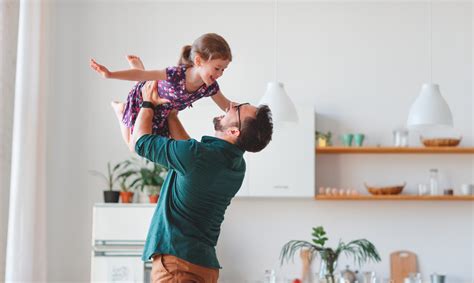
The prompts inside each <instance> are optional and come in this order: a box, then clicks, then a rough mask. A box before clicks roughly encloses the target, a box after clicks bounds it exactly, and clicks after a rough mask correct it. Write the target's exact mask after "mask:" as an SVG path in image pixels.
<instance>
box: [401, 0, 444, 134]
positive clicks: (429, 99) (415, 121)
mask: <svg viewBox="0 0 474 283" xmlns="http://www.w3.org/2000/svg"><path fill="white" fill-rule="evenodd" d="M432 10H433V3H432V1H430V17H429V18H430V25H429V26H430V83H425V84H423V86H422V87H421V91H420V94H419V95H418V97H417V98H416V100H415V102H414V103H413V104H412V106H411V108H410V112H409V114H408V120H407V127H408V128H409V129H414V130H417V129H420V130H421V129H429V128H433V127H438V126H448V127H453V115H452V113H451V110H450V109H449V106H448V103H446V100H444V98H443V96H442V95H441V92H440V90H439V85H438V84H434V83H432V77H433V75H432V73H433V66H432V65H433V63H432V62H433V59H432V53H433V52H432V50H431V49H432V47H431V46H432V39H431V37H432V34H433V32H432V25H433V24H432V18H433V16H432Z"/></svg>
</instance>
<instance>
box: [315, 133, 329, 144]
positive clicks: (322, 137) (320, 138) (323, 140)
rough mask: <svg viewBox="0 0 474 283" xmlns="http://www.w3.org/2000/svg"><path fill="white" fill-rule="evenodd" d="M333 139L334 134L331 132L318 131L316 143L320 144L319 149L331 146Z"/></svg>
mask: <svg viewBox="0 0 474 283" xmlns="http://www.w3.org/2000/svg"><path fill="white" fill-rule="evenodd" d="M331 137H332V133H331V132H330V131H329V132H327V133H323V132H320V131H316V141H317V142H318V146H319V147H325V146H331V145H332V141H331Z"/></svg>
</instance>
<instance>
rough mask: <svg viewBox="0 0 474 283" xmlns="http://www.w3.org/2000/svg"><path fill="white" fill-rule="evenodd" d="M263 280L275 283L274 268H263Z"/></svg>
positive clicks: (267, 282) (265, 282)
mask: <svg viewBox="0 0 474 283" xmlns="http://www.w3.org/2000/svg"><path fill="white" fill-rule="evenodd" d="M263 282H264V283H275V282H276V276H275V270H273V269H267V270H265V277H264V279H263Z"/></svg>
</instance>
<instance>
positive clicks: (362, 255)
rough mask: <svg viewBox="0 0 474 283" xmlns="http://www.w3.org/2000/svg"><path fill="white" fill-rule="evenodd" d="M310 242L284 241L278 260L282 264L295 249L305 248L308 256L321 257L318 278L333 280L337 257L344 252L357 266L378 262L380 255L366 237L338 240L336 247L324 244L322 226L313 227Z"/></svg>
mask: <svg viewBox="0 0 474 283" xmlns="http://www.w3.org/2000/svg"><path fill="white" fill-rule="evenodd" d="M312 236H313V239H312V243H310V242H307V241H300V240H292V241H289V242H288V243H286V244H285V245H284V246H283V248H282V249H281V253H280V260H281V264H282V265H283V263H284V261H285V260H286V261H288V260H290V259H292V258H293V257H294V255H295V253H296V251H298V250H300V249H307V250H308V251H309V254H310V258H314V257H315V256H318V255H319V256H320V257H321V263H322V264H321V270H320V274H319V276H320V279H323V278H324V279H326V280H327V282H335V281H334V271H335V269H336V265H337V259H338V258H339V256H340V255H341V253H344V254H345V255H346V256H352V257H353V258H354V261H355V262H357V263H358V265H359V266H361V264H363V263H365V262H369V261H374V262H379V261H380V260H381V259H380V255H379V253H378V251H377V249H376V248H375V246H374V245H373V244H372V243H371V242H369V241H368V240H366V239H358V240H354V241H351V242H349V243H347V244H346V243H344V242H342V241H341V240H339V244H338V245H337V248H336V249H333V248H330V247H326V246H324V245H325V244H326V241H328V238H327V236H326V232H325V231H324V228H323V227H322V226H319V227H316V228H313V233H312Z"/></svg>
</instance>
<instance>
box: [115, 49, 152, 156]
mask: <svg viewBox="0 0 474 283" xmlns="http://www.w3.org/2000/svg"><path fill="white" fill-rule="evenodd" d="M127 60H128V63H129V64H130V67H131V68H132V69H139V70H144V69H145V68H144V66H143V62H142V60H140V57H138V56H135V55H128V56H127ZM110 105H111V106H112V108H113V109H114V112H115V116H116V117H117V120H118V122H119V126H120V133H121V134H122V138H123V140H124V141H125V143H126V144H127V146H128V147H129V149H130V150H131V151H132V152H133V151H134V149H133V148H131V147H130V139H131V133H130V128H127V127H126V126H125V125H124V124H123V122H122V118H123V111H124V109H125V103H123V102H118V101H112V102H111V103H110Z"/></svg>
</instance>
